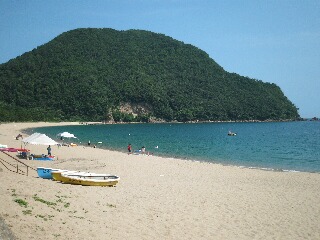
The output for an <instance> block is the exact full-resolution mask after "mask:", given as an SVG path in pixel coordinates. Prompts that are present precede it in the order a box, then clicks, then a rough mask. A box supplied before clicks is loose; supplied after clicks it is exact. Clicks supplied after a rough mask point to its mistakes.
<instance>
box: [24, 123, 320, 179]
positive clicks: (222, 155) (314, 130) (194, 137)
mask: <svg viewBox="0 0 320 240" xmlns="http://www.w3.org/2000/svg"><path fill="white" fill-rule="evenodd" d="M229 130H231V131H232V132H236V133H237V135H236V136H228V135H227V133H228V131H229ZM64 131H67V132H70V133H73V134H74V135H75V136H77V137H78V138H77V139H65V141H66V142H69V143H70V142H74V143H77V144H83V145H87V143H88V141H89V140H90V142H91V145H96V146H97V147H99V148H106V149H112V150H118V151H124V152H125V151H127V145H128V144H129V143H131V144H132V147H133V150H138V149H140V148H141V147H142V146H144V147H145V148H146V152H150V153H152V154H154V155H157V156H168V157H176V158H182V159H189V160H198V161H207V162H212V163H220V164H225V165H236V166H241V167H250V168H261V169H266V170H274V171H304V172H317V173H319V172H320V122H311V121H304V122H265V123H197V124H182V123H177V124H172V123H162V124H115V125H77V126H63V127H45V128H38V129H32V130H29V133H32V132H40V133H45V134H47V135H48V136H50V137H52V138H54V139H58V138H57V137H56V135H57V134H58V133H60V132H64ZM98 142H102V143H98ZM106 161H107V159H106Z"/></svg>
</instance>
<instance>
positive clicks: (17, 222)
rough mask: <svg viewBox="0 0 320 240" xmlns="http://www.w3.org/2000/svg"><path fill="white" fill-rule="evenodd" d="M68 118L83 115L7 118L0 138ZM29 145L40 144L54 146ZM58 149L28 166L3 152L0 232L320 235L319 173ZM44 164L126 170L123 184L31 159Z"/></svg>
mask: <svg viewBox="0 0 320 240" xmlns="http://www.w3.org/2000/svg"><path fill="white" fill-rule="evenodd" d="M66 124H78V123H8V124H0V144H5V145H8V147H15V148H20V146H21V140H16V139H15V137H16V136H17V135H18V134H19V133H21V132H22V129H25V128H35V127H40V126H55V125H66ZM23 136H24V137H26V136H27V135H25V134H23ZM27 148H28V149H30V150H31V152H32V153H36V154H40V153H46V148H47V146H41V145H27ZM52 153H53V155H55V156H56V160H55V161H33V160H22V161H23V163H25V164H27V165H28V166H29V168H28V176H27V175H22V174H17V173H16V172H13V171H9V170H8V169H7V167H8V166H7V167H6V166H5V165H3V164H1V162H0V182H1V185H0V186H1V187H0V206H1V207H0V219H2V220H3V221H2V223H1V224H0V231H1V232H0V239H320V227H319V226H320V174H318V173H303V172H271V171H263V170H257V169H245V168H238V167H234V166H222V165H219V164H210V163H203V162H197V161H187V160H179V159H173V158H172V159H171V158H162V157H157V156H146V155H128V154H126V153H121V152H115V151H109V150H104V149H99V148H92V147H87V146H77V147H66V146H64V147H60V148H58V147H57V146H53V147H52ZM10 155H12V156H14V157H16V155H17V154H16V153H10ZM1 159H2V160H5V161H6V162H8V163H10V164H13V167H12V166H10V169H11V170H12V169H16V166H17V165H18V168H19V169H22V170H24V171H26V169H27V167H26V166H25V165H23V164H21V163H18V162H16V161H15V160H14V159H12V158H10V157H9V156H7V155H5V154H4V153H2V152H0V160H1ZM40 166H43V167H53V168H60V169H69V170H79V171H90V172H96V173H110V174H115V175H118V176H120V177H121V180H120V182H119V183H118V184H117V185H116V187H88V186H87V187H85V186H77V185H70V184H62V183H60V182H56V181H52V180H45V179H41V178H38V175H37V173H36V171H35V170H33V169H32V168H34V169H36V168H37V167H40ZM19 203H20V204H19ZM8 232H9V233H8ZM6 236H9V237H6ZM13 236H14V237H13Z"/></svg>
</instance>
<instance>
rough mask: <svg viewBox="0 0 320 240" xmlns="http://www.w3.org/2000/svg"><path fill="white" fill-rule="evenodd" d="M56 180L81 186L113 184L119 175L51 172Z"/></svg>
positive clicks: (116, 181)
mask: <svg viewBox="0 0 320 240" xmlns="http://www.w3.org/2000/svg"><path fill="white" fill-rule="evenodd" d="M52 177H53V179H55V180H56V181H60V182H63V183H68V184H74V185H82V186H115V185H116V184H117V183H118V181H119V179H120V178H119V177H118V176H114V175H108V174H95V173H77V174H75V173H68V172H52Z"/></svg>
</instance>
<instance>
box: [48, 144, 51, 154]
mask: <svg viewBox="0 0 320 240" xmlns="http://www.w3.org/2000/svg"><path fill="white" fill-rule="evenodd" d="M47 150H48V156H51V147H50V145H49V147H48V148H47Z"/></svg>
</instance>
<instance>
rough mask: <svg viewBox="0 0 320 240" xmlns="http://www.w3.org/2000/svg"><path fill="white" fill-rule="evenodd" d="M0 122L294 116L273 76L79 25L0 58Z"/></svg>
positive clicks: (151, 36) (176, 44)
mask: <svg viewBox="0 0 320 240" xmlns="http://www.w3.org/2000/svg"><path fill="white" fill-rule="evenodd" d="M0 82H1V84H0V121H103V120H114V121H125V122H130V121H143V122H147V121H150V120H157V119H158V120H165V121H175V120H176V121H183V122H184V121H195V120H199V121H208V120H283V119H297V118H299V114H298V111H297V108H296V107H295V106H294V104H293V103H292V102H290V101H289V100H288V99H287V98H286V96H284V94H283V92H282V91H281V89H280V88H279V87H278V86H277V85H275V84H270V83H263V82H262V81H259V80H255V79H250V78H248V77H243V76H240V75H238V74H235V73H228V72H226V71H225V70H224V69H223V68H222V67H221V66H219V65H218V64H217V63H216V62H215V61H214V60H213V59H211V58H210V57H209V56H208V54H207V53H205V52H204V51H202V50H200V49H198V48H196V47H194V46H192V45H189V44H184V43H183V42H181V41H177V40H174V39H172V38H171V37H168V36H165V35H163V34H156V33H153V32H148V31H142V30H128V31H117V30H113V29H76V30H72V31H68V32H65V33H63V34H61V35H59V36H58V37H56V38H54V39H53V40H52V41H50V42H48V43H46V44H44V45H42V46H39V47H37V48H36V49H33V50H32V51H30V52H27V53H25V54H23V55H21V56H19V57H17V58H15V59H12V60H10V61H8V62H7V63H4V64H1V65H0Z"/></svg>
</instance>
